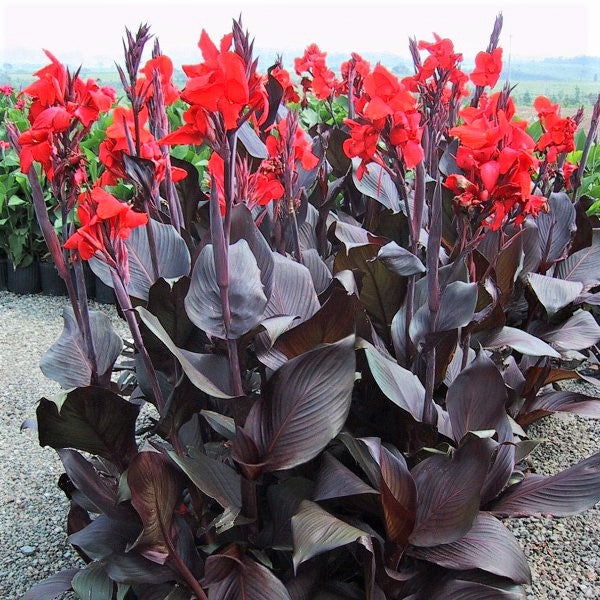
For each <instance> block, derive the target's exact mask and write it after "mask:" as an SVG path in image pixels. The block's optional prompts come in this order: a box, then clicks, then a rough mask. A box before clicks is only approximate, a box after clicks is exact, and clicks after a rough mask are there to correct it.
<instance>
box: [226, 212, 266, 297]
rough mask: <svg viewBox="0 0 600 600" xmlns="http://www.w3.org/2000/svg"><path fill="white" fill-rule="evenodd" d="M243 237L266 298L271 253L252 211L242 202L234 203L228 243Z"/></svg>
mask: <svg viewBox="0 0 600 600" xmlns="http://www.w3.org/2000/svg"><path fill="white" fill-rule="evenodd" d="M241 239H244V240H246V242H247V243H248V246H249V247H250V250H251V251H252V254H254V258H255V259H256V264H257V265H258V268H259V270H260V280H261V281H262V284H263V286H264V289H265V296H267V298H268V297H269V296H270V295H271V286H272V281H273V253H272V252H271V247H270V246H269V244H268V242H267V240H266V239H265V237H264V236H263V234H262V233H261V232H260V231H259V229H258V227H257V226H256V224H255V223H254V219H253V218H252V213H251V212H250V211H249V210H248V208H247V207H246V206H245V205H244V204H236V205H235V206H234V207H233V209H232V211H231V234H230V243H232V244H234V243H235V242H237V241H239V240H241Z"/></svg>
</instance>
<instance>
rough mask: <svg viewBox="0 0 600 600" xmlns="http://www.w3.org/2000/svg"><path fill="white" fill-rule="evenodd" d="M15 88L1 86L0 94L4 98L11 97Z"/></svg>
mask: <svg viewBox="0 0 600 600" xmlns="http://www.w3.org/2000/svg"><path fill="white" fill-rule="evenodd" d="M13 91H14V90H13V88H12V86H10V85H8V84H6V85H0V94H2V95H3V96H10V95H11V94H12V93H13Z"/></svg>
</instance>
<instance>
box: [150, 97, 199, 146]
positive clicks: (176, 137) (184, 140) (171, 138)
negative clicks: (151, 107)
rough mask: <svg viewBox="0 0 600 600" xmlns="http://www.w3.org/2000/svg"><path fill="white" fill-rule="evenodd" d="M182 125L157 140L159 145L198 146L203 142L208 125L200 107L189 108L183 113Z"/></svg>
mask: <svg viewBox="0 0 600 600" xmlns="http://www.w3.org/2000/svg"><path fill="white" fill-rule="evenodd" d="M183 120H184V122H185V124H184V125H182V126H181V127H179V129H176V130H175V131H172V132H171V133H169V134H168V135H166V136H165V137H163V138H162V139H160V140H159V144H165V145H167V146H174V145H176V144H194V145H198V146H200V145H201V144H202V143H203V142H204V138H205V137H206V134H207V131H208V128H209V124H208V120H207V118H206V111H205V110H204V109H203V108H202V107H201V106H191V107H190V108H188V110H186V111H185V112H184V113H183Z"/></svg>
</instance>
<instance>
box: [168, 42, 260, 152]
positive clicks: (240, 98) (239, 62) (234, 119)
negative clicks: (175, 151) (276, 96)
mask: <svg viewBox="0 0 600 600" xmlns="http://www.w3.org/2000/svg"><path fill="white" fill-rule="evenodd" d="M232 40H233V34H232V33H230V34H228V35H226V36H224V37H223V39H222V40H221V44H220V48H219V49H217V47H216V46H215V45H214V44H213V42H212V41H211V39H210V38H209V37H208V34H207V33H206V32H205V31H204V30H202V34H201V36H200V41H199V43H198V46H199V47H200V50H201V52H202V57H203V58H204V62H202V63H200V64H198V65H184V66H183V70H184V72H185V74H186V75H187V76H188V81H187V83H186V85H185V88H184V89H183V91H182V93H181V98H182V99H183V100H185V102H187V103H188V104H190V105H191V106H190V108H189V109H188V110H187V111H186V113H185V114H184V120H185V125H183V126H182V127H180V128H179V129H177V130H175V131H173V132H172V133H170V134H169V135H167V136H165V137H164V138H163V139H162V140H160V143H161V144H198V143H201V142H202V141H203V140H204V138H205V137H206V135H207V132H208V129H209V121H208V115H209V114H211V113H212V114H214V113H219V114H220V115H221V116H222V117H223V121H224V124H225V129H227V130H230V129H235V128H236V127H237V126H238V122H239V120H240V117H241V116H242V115H243V114H244V113H245V111H247V110H249V111H251V112H254V111H258V112H260V113H261V114H262V115H264V117H265V118H266V115H267V113H268V97H267V93H266V91H265V88H264V81H263V78H262V77H261V76H259V75H258V74H257V73H256V71H255V70H254V69H252V68H250V69H248V68H247V65H246V64H245V62H244V60H243V59H242V57H241V56H240V55H239V54H237V53H236V52H233V51H231V50H230V47H231V43H232ZM248 72H250V76H248Z"/></svg>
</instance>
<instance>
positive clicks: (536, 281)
mask: <svg viewBox="0 0 600 600" xmlns="http://www.w3.org/2000/svg"><path fill="white" fill-rule="evenodd" d="M527 279H528V281H529V285H530V286H531V289H532V290H533V291H534V293H535V295H536V296H537V298H538V300H539V301H540V302H541V303H542V305H543V307H544V308H545V309H546V312H547V313H548V316H549V317H551V316H552V315H554V314H556V313H557V312H558V311H559V310H560V309H561V308H564V307H565V306H567V305H568V304H570V303H571V302H573V300H575V299H576V298H577V297H578V296H579V294H580V293H581V291H582V290H583V285H582V284H581V283H580V282H578V281H565V280H562V279H556V278H555V277H548V276H546V275H540V274H539V273H529V274H528V276H527Z"/></svg>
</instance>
